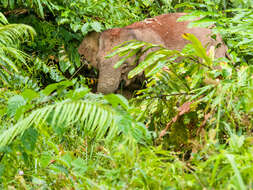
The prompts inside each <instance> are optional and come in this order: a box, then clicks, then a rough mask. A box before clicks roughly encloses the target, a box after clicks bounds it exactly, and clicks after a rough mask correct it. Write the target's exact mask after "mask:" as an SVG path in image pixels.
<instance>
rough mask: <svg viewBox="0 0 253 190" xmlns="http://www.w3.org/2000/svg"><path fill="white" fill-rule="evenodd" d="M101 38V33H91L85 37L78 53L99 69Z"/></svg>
mask: <svg viewBox="0 0 253 190" xmlns="http://www.w3.org/2000/svg"><path fill="white" fill-rule="evenodd" d="M99 38H100V33H98V32H91V33H89V34H87V35H86V36H85V37H84V39H83V41H82V43H81V45H80V46H79V48H78V53H79V54H80V55H83V56H84V58H85V59H86V60H87V61H88V62H90V63H91V65H92V66H93V67H95V68H97V67H98V66H97V61H96V57H97V53H98V49H99Z"/></svg>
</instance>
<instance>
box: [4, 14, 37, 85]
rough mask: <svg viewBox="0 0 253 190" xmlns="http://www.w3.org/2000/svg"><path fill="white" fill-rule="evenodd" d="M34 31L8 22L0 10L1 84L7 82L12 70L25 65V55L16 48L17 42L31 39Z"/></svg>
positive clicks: (17, 70) (15, 70)
mask: <svg viewBox="0 0 253 190" xmlns="http://www.w3.org/2000/svg"><path fill="white" fill-rule="evenodd" d="M34 35H35V31H34V30H33V28H31V27H30V26H27V25H24V24H9V23H8V21H7V19H6V18H5V16H4V15H3V14H2V13H1V12H0V67H1V69H0V80H1V82H2V84H3V83H4V84H9V79H10V77H12V76H13V72H16V73H18V72H19V69H20V68H22V66H23V65H26V58H27V55H26V54H25V53H23V52H22V51H20V50H18V45H19V42H23V41H24V39H29V38H30V37H31V38H32V39H33V36H34Z"/></svg>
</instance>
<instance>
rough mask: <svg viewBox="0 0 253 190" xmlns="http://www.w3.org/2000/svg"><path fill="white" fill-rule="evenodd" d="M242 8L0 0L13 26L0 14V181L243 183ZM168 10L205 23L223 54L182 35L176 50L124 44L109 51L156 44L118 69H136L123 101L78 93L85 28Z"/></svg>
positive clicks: (246, 168)
mask: <svg viewBox="0 0 253 190" xmlns="http://www.w3.org/2000/svg"><path fill="white" fill-rule="evenodd" d="M252 5H253V4H252V1H250V0H248V1H245V0H240V1H238V0H230V1H224V0H185V1H181V0H159V1H153V0H142V1H141V0H135V1H132V0H123V1H122V0H121V1H120V0H110V1H106V0H99V1H96V0H83V1H58V0H57V1H50V0H43V1H40V0H33V1H30V0H2V1H1V2H0V8H1V11H2V12H3V14H4V15H5V16H6V17H7V19H8V20H9V22H10V23H20V24H10V23H8V21H7V19H6V18H5V16H4V15H3V14H0V73H3V74H2V75H1V77H0V78H1V79H2V81H3V82H2V83H0V189H252V184H253V181H252V179H253V176H252V170H253V168H252V162H253V157H252V155H253V151H252V143H253V140H252V134H251V131H252V110H253V102H252V100H253V97H252V96H253V90H252V82H253V81H252V80H253V79H252V74H253V73H252V72H253V71H252V69H253V68H252V64H251V63H252V40H251V39H252V33H253V32H252V27H251V25H252V24H251V23H252ZM176 11H177V12H179V11H180V12H189V13H188V15H187V16H184V17H181V18H180V19H181V20H188V19H193V18H196V17H201V19H200V20H198V21H195V22H193V24H192V26H201V27H207V26H210V25H215V26H216V27H215V28H214V30H215V31H216V32H217V33H221V34H222V35H223V39H225V42H226V43H227V45H228V47H229V52H230V56H231V59H232V60H231V61H230V62H229V61H228V60H227V59H225V58H222V59H219V60H216V59H214V58H213V57H214V54H215V51H214V49H213V48H211V49H210V51H209V52H208V53H206V49H205V48H204V47H202V45H201V44H200V43H199V41H198V39H196V38H195V37H194V36H191V35H185V36H184V37H185V38H186V39H187V40H190V41H191V43H192V44H191V45H189V46H187V47H185V49H184V50H183V51H181V52H179V51H171V50H167V49H164V48H162V47H159V46H156V45H152V44H148V43H143V42H132V43H126V44H125V47H122V46H120V47H118V49H117V50H116V52H114V53H113V54H112V55H111V56H113V55H115V54H119V55H128V56H133V55H134V54H136V53H137V52H139V51H145V50H148V49H149V48H152V47H155V49H158V50H157V51H154V52H152V53H151V54H149V55H148V56H147V57H146V58H145V60H144V62H142V63H140V64H139V66H138V67H136V68H135V69H134V70H132V71H131V72H130V74H129V76H130V77H134V76H135V75H137V74H138V73H139V74H140V73H141V72H143V71H144V72H145V75H146V76H147V77H148V80H147V81H146V87H147V88H146V89H142V90H139V91H138V92H137V93H136V94H137V95H138V96H137V97H135V98H133V99H132V100H131V101H130V102H128V101H127V100H126V99H125V98H124V97H122V96H120V95H116V94H110V95H98V94H92V93H91V92H90V89H89V88H88V87H87V86H86V85H85V84H87V81H88V78H87V76H88V75H90V73H89V72H90V71H88V70H85V66H84V65H82V64H81V63H80V58H79V55H78V53H77V46H78V45H79V44H80V41H81V40H82V38H83V36H84V35H85V34H87V32H89V31H93V30H95V31H103V30H105V29H109V28H113V27H122V26H125V25H128V24H131V23H133V22H135V21H139V20H143V19H144V18H146V17H150V16H154V15H158V14H163V13H168V12H176ZM24 24H26V25H24ZM28 25H30V26H32V27H33V28H34V30H35V31H36V33H37V35H36V36H35V37H34V34H35V32H34V30H33V29H32V28H31V27H29V26H28ZM32 40H33V41H32ZM21 43H23V44H22V46H20V44H21ZM2 47H3V48H2ZM4 48H5V49H4ZM6 49H7V50H6ZM20 50H22V52H21V51H20ZM23 52H26V54H25V53H23ZM139 53H140V52H139ZM138 55H141V54H138ZM178 57H184V58H181V59H180V61H177V62H175V60H176V59H177V58H178ZM126 58H127V57H124V58H123V60H122V61H120V62H118V63H117V64H116V65H115V67H119V66H120V65H121V64H122V63H123V62H124V60H125V59H126ZM3 66H4V67H7V66H8V69H6V70H5V69H4V68H3ZM7 71H8V72H7ZM15 71H18V72H15ZM80 73H82V74H84V76H80ZM86 75H87V76H86ZM92 80H93V79H92ZM7 82H8V85H6V84H7ZM151 137H152V139H151Z"/></svg>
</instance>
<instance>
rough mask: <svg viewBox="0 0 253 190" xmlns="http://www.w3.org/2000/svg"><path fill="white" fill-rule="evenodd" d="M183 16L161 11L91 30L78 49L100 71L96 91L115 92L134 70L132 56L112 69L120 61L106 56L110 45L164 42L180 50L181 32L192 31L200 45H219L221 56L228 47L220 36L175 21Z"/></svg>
mask: <svg viewBox="0 0 253 190" xmlns="http://www.w3.org/2000/svg"><path fill="white" fill-rule="evenodd" d="M183 15H185V13H171V14H164V15H160V16H157V17H154V18H151V19H146V20H144V21H141V22H137V23H134V24H131V25H129V26H126V27H124V28H114V29H110V30H106V31H104V32H101V33H96V32H92V33H90V34H88V35H87V36H86V37H85V38H84V40H83V42H82V43H81V45H80V47H79V49H78V52H79V54H80V55H83V56H84V58H85V59H86V60H87V61H89V62H90V63H91V65H92V66H94V67H95V68H97V69H98V70H99V79H98V87H97V91H98V92H102V93H111V92H114V91H115V90H117V88H118V86H119V84H120V82H121V80H123V79H124V80H126V85H128V84H130V83H131V79H127V77H126V76H127V74H128V72H129V71H130V70H131V69H133V66H132V65H131V64H129V63H132V62H133V60H134V59H135V58H134V57H132V58H129V59H128V60H126V63H124V64H123V65H122V66H121V67H119V68H118V69H115V68H113V65H114V64H115V63H116V62H117V61H118V60H119V57H117V56H114V57H112V58H110V59H106V58H105V56H106V55H108V53H110V52H111V50H112V48H113V47H115V46H116V45H119V44H121V43H123V42H125V41H128V40H139V41H145V42H149V43H153V44H159V45H163V46H164V47H166V48H168V49H175V50H181V49H182V48H183V47H184V46H185V45H186V44H187V43H189V42H188V41H187V40H185V39H183V38H182V35H183V34H184V33H191V34H194V35H195V36H196V37H197V38H198V39H199V40H200V41H201V43H202V44H203V45H208V46H207V47H210V46H216V45H217V44H220V46H219V47H218V48H217V49H216V54H215V55H216V57H224V56H225V53H226V50H227V48H226V46H225V45H224V44H223V42H222V39H221V38H220V36H216V40H214V39H212V38H211V32H212V31H211V29H207V28H187V25H188V24H189V22H177V19H178V18H179V17H180V16H183Z"/></svg>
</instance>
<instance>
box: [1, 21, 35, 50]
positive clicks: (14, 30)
mask: <svg viewBox="0 0 253 190" xmlns="http://www.w3.org/2000/svg"><path fill="white" fill-rule="evenodd" d="M35 34H36V32H35V30H34V29H33V28H32V27H31V26H28V25H25V24H7V25H2V26H0V44H3V45H5V46H9V45H14V44H17V43H18V41H22V40H24V39H31V40H33V38H34V36H35Z"/></svg>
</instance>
